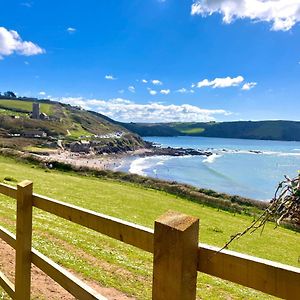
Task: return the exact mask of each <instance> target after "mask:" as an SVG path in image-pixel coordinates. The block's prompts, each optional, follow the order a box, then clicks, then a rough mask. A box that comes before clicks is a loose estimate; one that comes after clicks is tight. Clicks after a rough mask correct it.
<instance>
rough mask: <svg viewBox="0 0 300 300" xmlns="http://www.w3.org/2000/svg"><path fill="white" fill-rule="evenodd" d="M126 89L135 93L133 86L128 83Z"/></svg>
mask: <svg viewBox="0 0 300 300" xmlns="http://www.w3.org/2000/svg"><path fill="white" fill-rule="evenodd" d="M128 91H129V92H131V93H135V87H134V86H133V85H130V86H129V87H128Z"/></svg>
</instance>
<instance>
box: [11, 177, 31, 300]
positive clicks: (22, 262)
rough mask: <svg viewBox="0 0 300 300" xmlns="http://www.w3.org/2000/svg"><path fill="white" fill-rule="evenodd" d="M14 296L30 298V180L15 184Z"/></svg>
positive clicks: (23, 299)
mask: <svg viewBox="0 0 300 300" xmlns="http://www.w3.org/2000/svg"><path fill="white" fill-rule="evenodd" d="M16 227H17V228H16V266H15V296H16V299H17V300H30V283H31V239H32V182H31V181H28V180H25V181H22V182H21V183H19V184H18V186H17V226H16Z"/></svg>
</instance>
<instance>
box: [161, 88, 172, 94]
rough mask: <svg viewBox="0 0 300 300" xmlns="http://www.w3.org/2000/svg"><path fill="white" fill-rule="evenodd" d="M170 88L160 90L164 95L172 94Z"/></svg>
mask: <svg viewBox="0 0 300 300" xmlns="http://www.w3.org/2000/svg"><path fill="white" fill-rule="evenodd" d="M170 92H171V91H170V90H169V89H167V90H160V93H161V94H163V95H168V94H170Z"/></svg>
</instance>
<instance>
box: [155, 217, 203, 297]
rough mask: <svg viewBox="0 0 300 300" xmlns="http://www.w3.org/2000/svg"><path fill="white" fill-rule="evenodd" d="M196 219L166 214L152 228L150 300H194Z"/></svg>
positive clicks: (197, 224) (197, 225) (196, 249)
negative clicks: (152, 249) (152, 254)
mask: <svg viewBox="0 0 300 300" xmlns="http://www.w3.org/2000/svg"><path fill="white" fill-rule="evenodd" d="M198 234H199V219H198V218H195V217H191V216H187V215H184V214H181V213H176V212H167V213H166V214H164V215H163V216H161V217H160V218H158V219H157V220H156V221H155V225H154V262H153V264H154V266H153V286H152V299H153V300H194V299H195V298H196V282H197V252H198Z"/></svg>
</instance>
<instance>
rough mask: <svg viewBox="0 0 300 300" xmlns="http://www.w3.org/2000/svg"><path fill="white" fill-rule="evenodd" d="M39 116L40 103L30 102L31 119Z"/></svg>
mask: <svg viewBox="0 0 300 300" xmlns="http://www.w3.org/2000/svg"><path fill="white" fill-rule="evenodd" d="M39 118H40V104H39V103H36V102H33V103H32V119H39Z"/></svg>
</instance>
